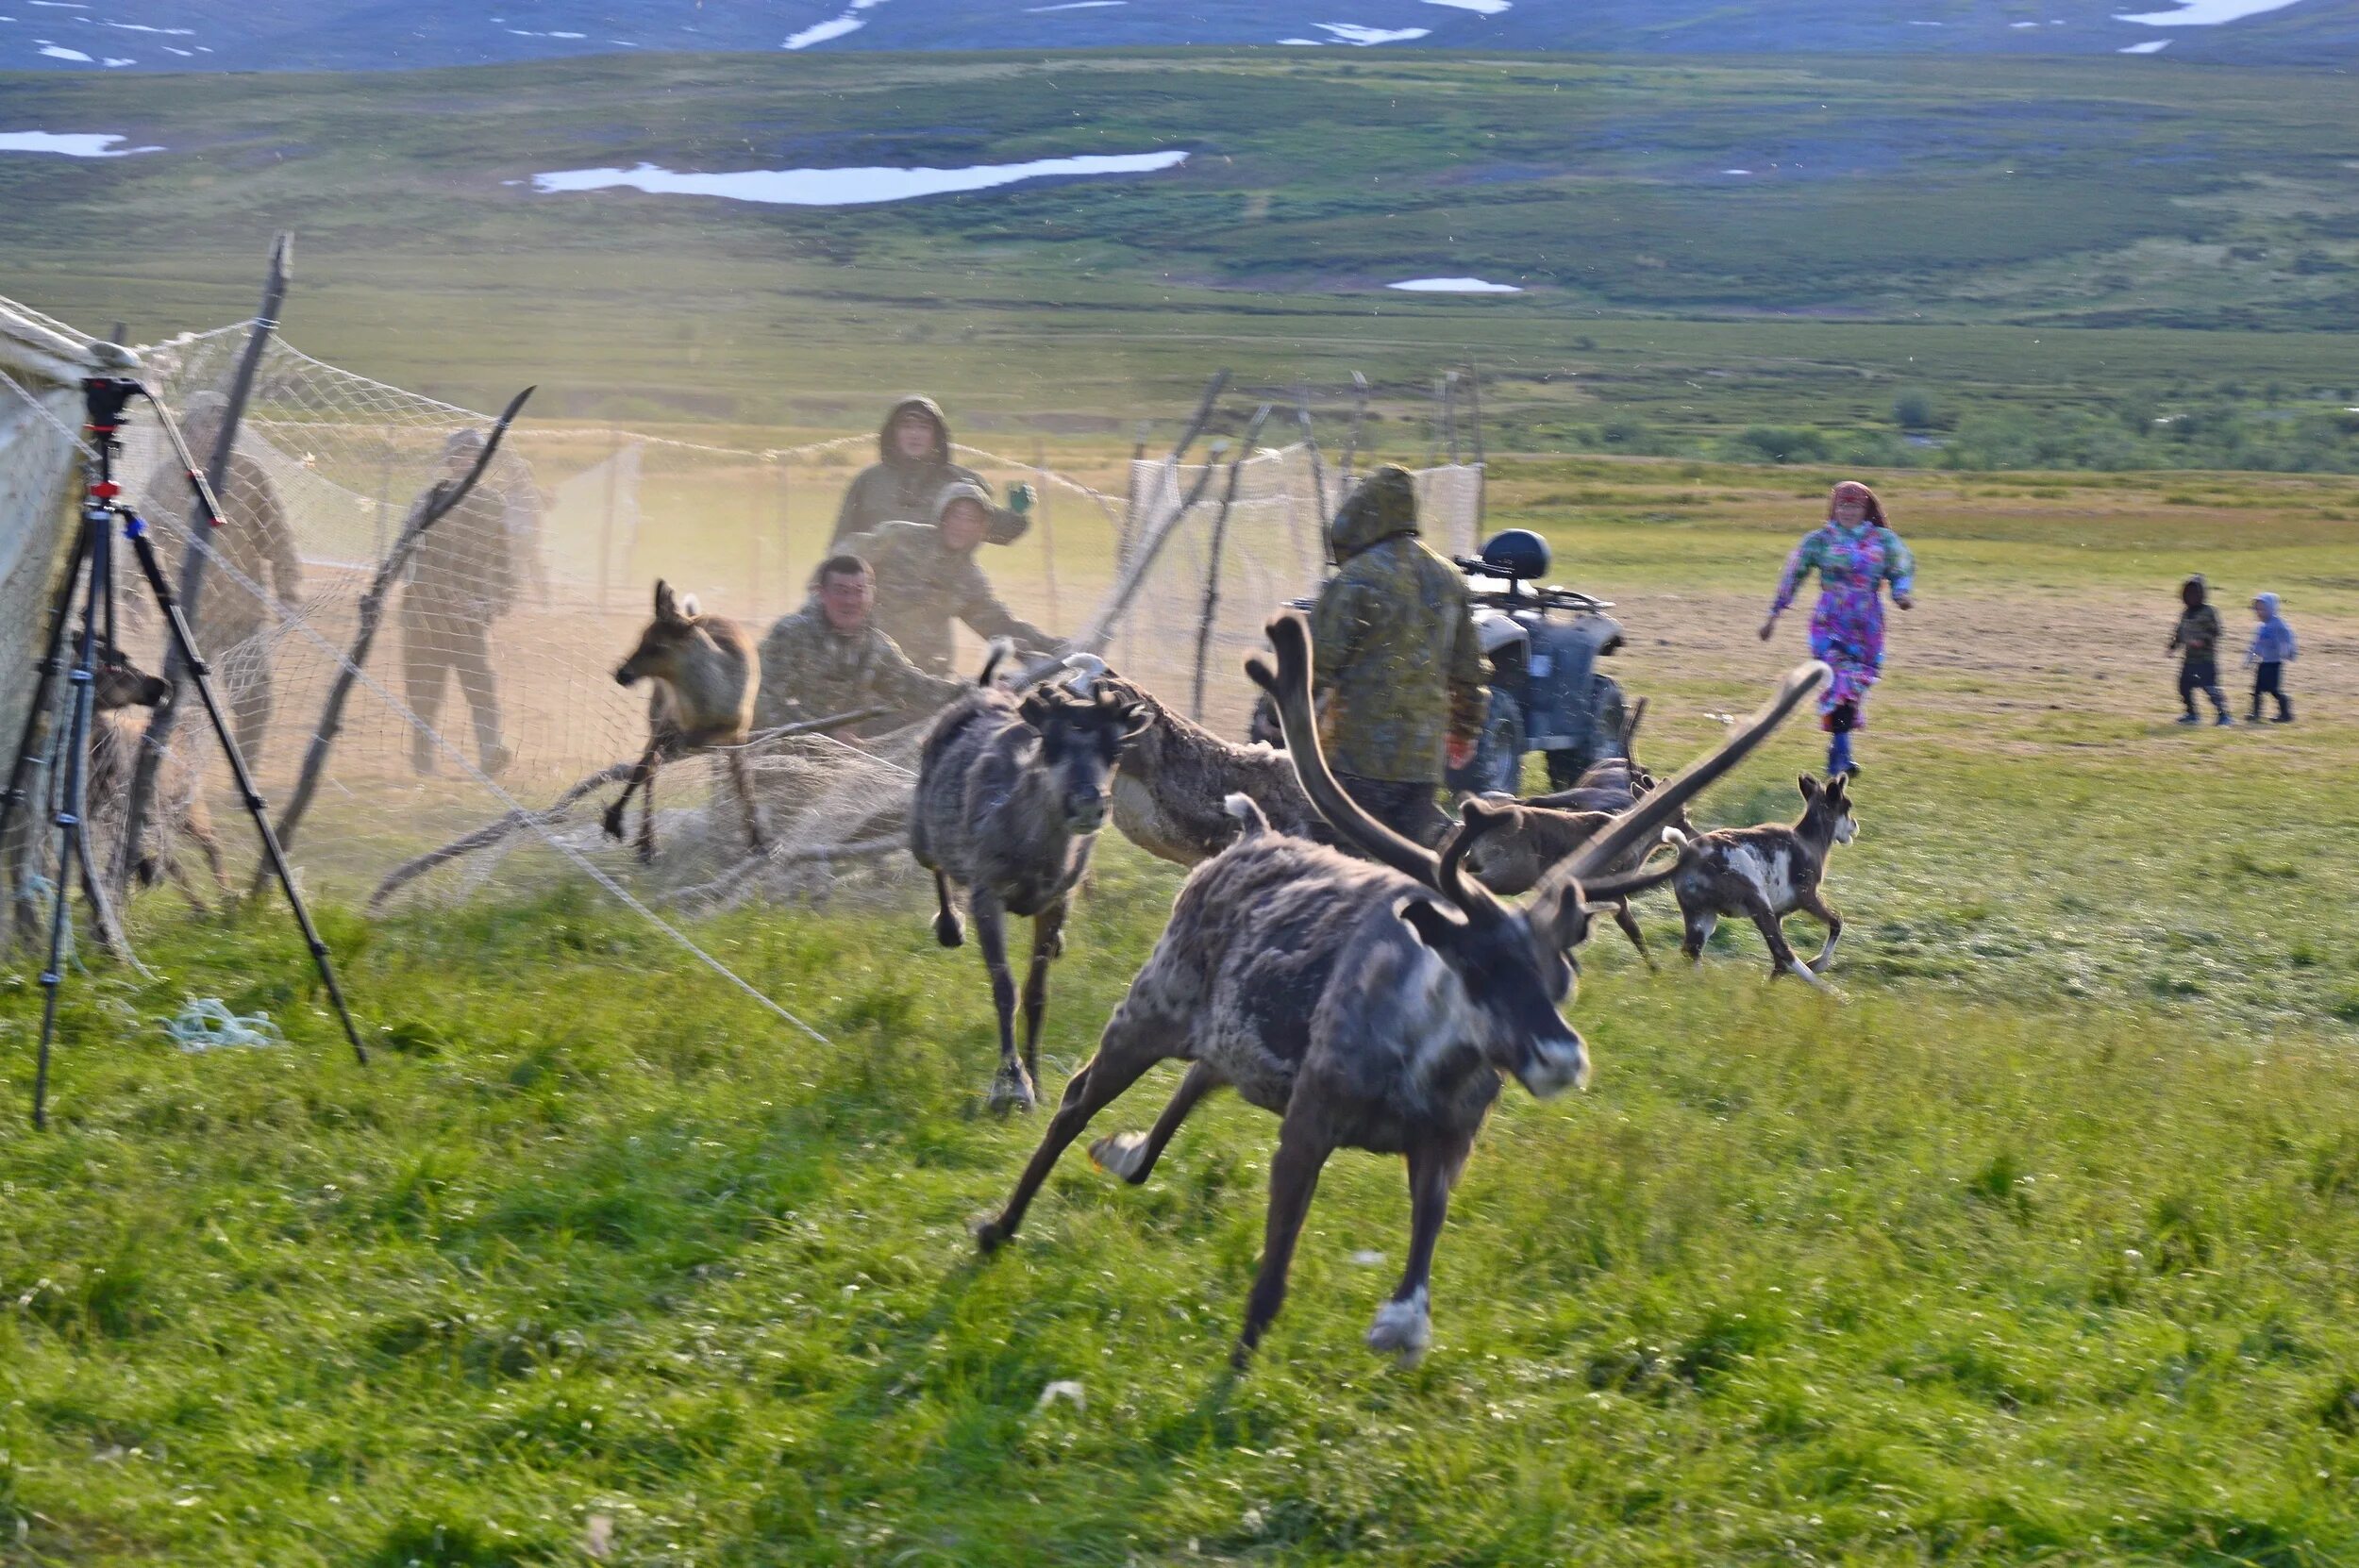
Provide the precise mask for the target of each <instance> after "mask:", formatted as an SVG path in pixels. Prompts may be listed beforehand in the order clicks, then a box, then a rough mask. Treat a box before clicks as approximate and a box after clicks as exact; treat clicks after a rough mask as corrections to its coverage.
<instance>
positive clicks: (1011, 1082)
mask: <svg viewBox="0 0 2359 1568" xmlns="http://www.w3.org/2000/svg"><path fill="white" fill-rule="evenodd" d="M991 1108H992V1109H994V1110H999V1111H1007V1110H1021V1111H1024V1112H1025V1113H1027V1114H1028V1115H1029V1113H1030V1112H1032V1111H1034V1110H1037V1109H1040V1096H1039V1095H1038V1094H1036V1093H1033V1091H1032V1079H1031V1076H1030V1075H1029V1074H1028V1073H1026V1072H1025V1071H1024V1069H1023V1068H1022V1067H1021V1066H1018V1067H1016V1068H1014V1069H1013V1070H1012V1071H1011V1070H1009V1069H1007V1068H1004V1067H1003V1068H1001V1069H1000V1070H999V1074H998V1076H996V1077H995V1078H993V1079H992V1080H991Z"/></svg>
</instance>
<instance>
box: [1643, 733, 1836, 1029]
mask: <svg viewBox="0 0 2359 1568" xmlns="http://www.w3.org/2000/svg"><path fill="white" fill-rule="evenodd" d="M1797 782H1798V783H1799V785H1800V788H1801V792H1802V817H1801V820H1800V821H1799V822H1797V823H1794V824H1792V825H1791V826H1788V825H1787V824H1784V823H1767V824H1765V825H1763V826H1759V827H1723V828H1720V829H1719V830H1717V831H1716V832H1712V833H1706V834H1704V835H1703V836H1701V837H1700V838H1698V839H1695V840H1693V841H1690V842H1681V859H1680V864H1679V866H1678V868H1677V875H1675V876H1673V877H1672V879H1671V892H1672V893H1673V894H1674V895H1675V896H1676V897H1677V898H1678V899H1679V901H1680V915H1681V918H1682V919H1683V920H1685V921H1686V923H1687V937H1686V940H1685V941H1684V942H1681V944H1680V951H1681V952H1682V953H1685V954H1686V955H1687V957H1688V958H1689V959H1691V960H1693V961H1696V962H1698V963H1700V962H1701V961H1702V960H1703V952H1704V942H1706V941H1707V940H1708V939H1710V937H1711V936H1712V932H1713V928H1714V927H1715V926H1717V925H1719V923H1720V917H1721V916H1722V915H1749V916H1750V917H1751V918H1752V922H1753V924H1754V925H1755V926H1759V927H1761V934H1762V937H1763V939H1764V940H1765V941H1766V942H1768V943H1769V977H1770V978H1771V979H1775V978H1777V977H1778V976H1780V975H1785V974H1793V975H1799V976H1801V977H1802V978H1803V979H1805V980H1808V981H1809V982H1810V983H1811V984H1812V985H1815V986H1818V987H1820V988H1821V989H1824V986H1825V982H1824V981H1822V980H1820V979H1819V977H1818V976H1820V975H1821V974H1823V973H1824V972H1825V970H1826V967H1827V964H1828V961H1829V960H1830V959H1832V958H1833V957H1834V944H1835V942H1836V941H1837V939H1839V938H1840V937H1841V936H1842V935H1843V917H1842V916H1841V915H1839V914H1837V913H1835V910H1834V906H1833V905H1832V904H1830V903H1828V902H1827V899H1826V895H1825V894H1824V893H1822V892H1820V891H1819V884H1820V882H1821V881H1823V880H1824V879H1825V877H1826V875H1827V859H1828V857H1829V856H1830V855H1832V853H1833V851H1834V846H1835V845H1836V844H1839V843H1849V842H1851V839H1852V837H1853V835H1855V834H1856V833H1857V832H1858V831H1859V824H1858V822H1857V821H1856V820H1854V819H1853V817H1852V815H1851V799H1850V785H1851V781H1850V779H1849V778H1848V777H1845V776H1842V775H1839V774H1838V775H1837V776H1835V777H1833V778H1832V779H1830V780H1828V781H1827V782H1826V783H1825V784H1823V785H1822V784H1820V783H1819V782H1818V780H1816V779H1815V778H1813V777H1812V776H1810V775H1808V774H1804V775H1802V776H1801V777H1800V779H1799V780H1798V781H1797ZM1666 836H1667V835H1666ZM1675 842H1676V841H1675ZM1797 909H1802V910H1806V911H1808V912H1809V913H1810V914H1811V915H1812V916H1813V917H1814V918H1815V919H1816V920H1818V921H1819V922H1820V923H1821V924H1823V925H1824V926H1826V927H1827V940H1826V943H1825V944H1824V945H1823V946H1821V947H1820V948H1819V949H1818V956H1817V957H1816V958H1815V959H1811V960H1810V962H1809V963H1807V964H1804V963H1801V962H1799V961H1797V960H1796V959H1795V957H1794V949H1793V948H1792V947H1791V946H1790V945H1788V943H1787V942H1786V940H1785V928H1784V924H1783V923H1784V920H1785V917H1786V916H1787V915H1790V914H1792V913H1793V912H1794V911H1795V910H1797Z"/></svg>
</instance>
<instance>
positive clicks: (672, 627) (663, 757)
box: [606, 578, 769, 860]
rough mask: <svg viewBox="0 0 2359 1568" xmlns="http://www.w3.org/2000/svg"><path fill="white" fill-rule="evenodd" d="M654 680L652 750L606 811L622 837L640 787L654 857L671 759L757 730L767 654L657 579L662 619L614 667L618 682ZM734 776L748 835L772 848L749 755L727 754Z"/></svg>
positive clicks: (611, 832) (647, 856)
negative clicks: (658, 787)
mask: <svg viewBox="0 0 2359 1568" xmlns="http://www.w3.org/2000/svg"><path fill="white" fill-rule="evenodd" d="M643 678H644V679H647V680H651V681H653V682H654V683H655V690H654V692H652V693H650V694H649V696H648V699H647V749H646V750H645V752H644V753H643V754H641V756H640V759H639V761H638V763H637V765H636V766H634V767H633V768H632V769H631V771H630V778H629V779H628V781H627V782H626V783H625V784H624V785H623V792H622V794H621V795H620V796H618V797H617V798H616V800H615V802H614V804H613V805H611V806H610V807H608V808H607V809H606V832H607V836H608V837H609V838H613V839H619V838H621V837H622V836H623V813H624V810H625V809H626V808H627V807H628V806H629V805H630V797H631V794H632V792H635V791H640V790H644V791H645V792H646V793H645V796H644V799H643V800H642V802H641V804H640V813H639V858H640V859H642V860H652V859H655V776H656V770H657V769H659V768H661V766H662V765H663V764H664V763H666V762H669V761H672V760H674V759H677V758H679V757H682V756H685V755H686V754H687V753H689V752H692V751H701V750H703V749H705V748H706V747H708V746H741V745H744V744H745V738H746V736H747V735H749V734H750V733H752V730H753V724H754V695H755V693H756V692H758V691H759V690H760V689H761V654H760V652H759V651H758V650H757V649H756V648H755V646H754V640H753V638H752V637H751V636H750V635H749V634H748V633H747V632H746V630H745V627H743V626H739V625H738V624H737V623H736V622H734V621H731V620H729V619H728V618H727V617H724V616H719V615H704V614H699V613H698V612H697V609H696V599H695V595H694V594H690V595H689V596H688V597H687V598H685V599H682V598H678V597H676V596H675V595H674V594H673V592H672V585H671V584H670V583H667V582H665V581H663V580H662V579H661V578H658V579H657V581H656V585H655V619H654V620H653V621H651V622H649V623H648V625H647V629H646V630H645V631H644V632H641V633H640V634H639V646H638V647H636V648H634V649H632V650H631V655H630V657H629V658H628V659H625V660H623V662H622V665H621V667H620V668H618V669H617V670H616V671H615V672H614V679H615V682H616V684H618V685H622V686H630V685H635V684H636V683H637V682H638V681H640V680H641V679H643ZM728 770H729V782H730V783H731V784H732V785H733V786H735V788H736V791H737V798H738V799H739V801H740V802H742V803H743V804H744V806H745V836H746V838H747V839H748V840H749V841H750V842H751V843H752V845H753V848H754V851H755V853H757V854H759V853H761V851H762V850H764V849H767V848H768V847H769V841H768V839H767V837H766V836H765V835H764V833H763V831H762V826H761V809H760V808H759V807H758V806H757V805H756V804H755V802H754V785H753V779H752V777H751V776H750V775H749V774H748V773H747V772H746V768H745V754H744V753H742V752H738V751H731V752H729V753H728Z"/></svg>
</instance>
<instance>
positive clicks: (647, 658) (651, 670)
mask: <svg viewBox="0 0 2359 1568" xmlns="http://www.w3.org/2000/svg"><path fill="white" fill-rule="evenodd" d="M695 636H696V596H695V595H694V593H691V594H690V595H689V596H688V597H686V598H685V599H682V598H678V597H676V596H675V595H674V594H673V592H672V585H671V584H670V583H668V582H665V581H664V580H663V579H662V578H661V577H658V578H657V579H656V584H655V619H654V620H652V621H650V622H648V623H647V629H646V630H645V631H643V632H641V633H640V634H639V646H637V647H636V648H633V649H632V650H631V651H630V657H629V658H628V659H624V660H623V662H622V663H621V665H620V666H618V667H617V668H616V669H615V671H614V681H615V684H616V685H618V686H630V685H634V684H636V683H637V682H638V681H639V680H640V679H642V678H643V677H647V676H653V677H655V678H657V679H661V680H669V679H671V678H673V676H675V675H676V674H677V673H678V669H679V660H680V656H681V655H682V654H683V653H684V652H685V651H686V650H687V648H688V646H689V644H690V643H691V642H694V640H695Z"/></svg>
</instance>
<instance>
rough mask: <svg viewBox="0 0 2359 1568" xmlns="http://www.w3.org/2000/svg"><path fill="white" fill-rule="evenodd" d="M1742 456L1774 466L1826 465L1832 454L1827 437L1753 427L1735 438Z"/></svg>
mask: <svg viewBox="0 0 2359 1568" xmlns="http://www.w3.org/2000/svg"><path fill="white" fill-rule="evenodd" d="M1736 444H1737V445H1738V446H1739V447H1740V448H1742V449H1743V450H1742V451H1741V452H1740V453H1739V456H1741V457H1748V458H1750V459H1753V460H1755V461H1759V460H1762V459H1766V460H1768V461H1770V462H1773V463H1816V462H1825V461H1826V460H1827V459H1829V458H1830V457H1832V455H1833V453H1832V449H1830V448H1829V446H1828V444H1827V438H1826V437H1825V436H1822V435H1820V434H1819V433H1818V432H1817V431H1815V430H1809V429H1800V428H1789V427H1788V426H1785V425H1753V426H1751V427H1750V428H1749V429H1748V430H1747V431H1746V432H1745V433H1744V434H1743V435H1741V436H1739V437H1737V438H1736Z"/></svg>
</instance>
